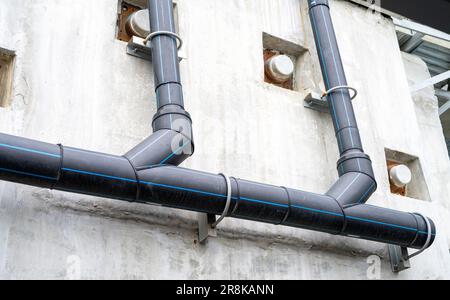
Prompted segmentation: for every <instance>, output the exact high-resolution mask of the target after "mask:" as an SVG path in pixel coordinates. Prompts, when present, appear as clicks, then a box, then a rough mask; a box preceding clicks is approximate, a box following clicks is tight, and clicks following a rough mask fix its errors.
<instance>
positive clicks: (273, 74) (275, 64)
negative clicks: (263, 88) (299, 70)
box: [265, 55, 294, 83]
mask: <svg viewBox="0 0 450 300" xmlns="http://www.w3.org/2000/svg"><path fill="white" fill-rule="evenodd" d="M265 69H266V72H267V75H269V77H270V78H271V79H273V80H274V81H276V82H278V83H283V82H286V81H288V80H289V79H291V77H292V75H293V74H294V63H293V62H292V59H291V58H290V57H289V56H287V55H275V56H272V57H271V58H269V59H268V60H267V61H266V65H265Z"/></svg>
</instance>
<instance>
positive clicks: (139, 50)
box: [127, 37, 152, 62]
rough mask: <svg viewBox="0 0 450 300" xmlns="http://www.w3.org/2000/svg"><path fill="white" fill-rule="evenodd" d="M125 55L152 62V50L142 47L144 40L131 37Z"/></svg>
mask: <svg viewBox="0 0 450 300" xmlns="http://www.w3.org/2000/svg"><path fill="white" fill-rule="evenodd" d="M127 54H128V55H131V56H134V57H138V58H141V59H144V60H147V61H150V62H151V61H152V48H150V47H147V46H145V45H144V39H141V38H138V37H133V38H132V39H131V40H130V41H129V42H128V45H127Z"/></svg>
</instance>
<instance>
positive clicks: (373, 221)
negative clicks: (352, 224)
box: [347, 216, 418, 232]
mask: <svg viewBox="0 0 450 300" xmlns="http://www.w3.org/2000/svg"><path fill="white" fill-rule="evenodd" d="M347 219H350V220H356V221H363V222H368V223H373V224H378V225H385V226H389V227H394V228H400V229H405V230H409V231H416V232H417V231H418V230H417V229H416V228H412V227H406V226H400V225H395V224H390V223H385V222H380V221H375V220H369V219H364V218H358V217H352V216H347Z"/></svg>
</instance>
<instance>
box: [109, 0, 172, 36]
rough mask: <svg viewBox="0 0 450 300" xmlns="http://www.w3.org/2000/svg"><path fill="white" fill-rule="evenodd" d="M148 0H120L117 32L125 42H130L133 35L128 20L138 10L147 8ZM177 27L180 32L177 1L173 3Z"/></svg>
mask: <svg viewBox="0 0 450 300" xmlns="http://www.w3.org/2000/svg"><path fill="white" fill-rule="evenodd" d="M147 7H148V3H147V0H119V8H118V14H117V32H116V38H117V39H118V40H120V41H123V42H129V41H130V40H131V39H132V35H131V33H130V32H128V30H127V21H128V19H129V17H130V16H131V15H132V14H133V13H134V12H137V11H138V10H142V9H147ZM173 7H174V17H175V28H176V32H178V9H177V4H176V1H174V3H173Z"/></svg>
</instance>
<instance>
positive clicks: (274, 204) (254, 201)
mask: <svg viewBox="0 0 450 300" xmlns="http://www.w3.org/2000/svg"><path fill="white" fill-rule="evenodd" d="M240 200H244V201H246V202H252V203H259V204H266V205H271V206H277V207H283V208H289V205H287V204H282V203H275V202H269V201H264V200H257V199H251V198H245V197H240Z"/></svg>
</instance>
